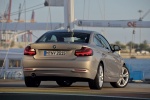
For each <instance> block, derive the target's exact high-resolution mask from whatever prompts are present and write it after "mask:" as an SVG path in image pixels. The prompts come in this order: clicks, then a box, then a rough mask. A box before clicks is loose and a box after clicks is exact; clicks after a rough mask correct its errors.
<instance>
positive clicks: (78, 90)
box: [0, 80, 150, 100]
mask: <svg viewBox="0 0 150 100" xmlns="http://www.w3.org/2000/svg"><path fill="white" fill-rule="evenodd" d="M100 98H101V99H102V100H109V99H110V98H111V99H112V100H120V99H121V100H137V99H143V100H144V99H146V100H150V84H144V83H129V84H128V86H127V87H126V88H112V87H111V86H110V85H109V83H106V84H104V87H103V88H102V90H90V89H89V87H88V84H87V83H84V82H77V83H74V84H73V85H72V86H71V87H59V86H58V85H57V84H56V82H51V81H46V82H42V83H41V85H40V87H38V88H29V87H26V86H25V84H24V81H19V80H17V81H16V80H15V81H14V80H0V100H41V99H42V100H66V99H67V100H70V99H71V100H84V99H86V100H98V99H100Z"/></svg>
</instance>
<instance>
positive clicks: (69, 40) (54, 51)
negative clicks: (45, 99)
mask: <svg viewBox="0 0 150 100" xmlns="http://www.w3.org/2000/svg"><path fill="white" fill-rule="evenodd" d="M119 50H120V47H119V46H117V45H113V46H110V44H109V43H108V41H107V40H106V39H105V38H104V37H103V36H102V35H101V34H100V33H98V32H95V31H87V30H72V31H68V30H55V31H49V32H46V33H45V34H43V35H42V36H41V37H40V38H39V39H38V40H37V41H36V42H35V43H32V44H30V45H28V46H27V47H26V48H25V50H24V58H23V71H24V77H25V79H24V80H25V84H26V86H27V87H38V86H39V85H40V83H41V81H56V83H57V84H58V85H59V86H64V87H67V86H71V85H72V83H74V82H77V81H82V82H88V83H89V87H90V89H101V88H102V86H103V83H104V82H110V84H111V85H112V86H113V87H115V88H123V87H125V86H126V85H127V84H128V80H129V71H128V69H127V67H126V65H125V63H124V61H123V59H122V58H121V57H120V55H119V54H118V53H116V51H119Z"/></svg>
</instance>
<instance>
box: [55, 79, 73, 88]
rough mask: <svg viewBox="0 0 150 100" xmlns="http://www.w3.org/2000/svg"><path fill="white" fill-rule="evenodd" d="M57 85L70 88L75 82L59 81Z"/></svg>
mask: <svg viewBox="0 0 150 100" xmlns="http://www.w3.org/2000/svg"><path fill="white" fill-rule="evenodd" d="M56 83H57V84H58V85H59V86H61V87H69V86H71V85H72V83H73V82H72V81H69V80H57V81H56Z"/></svg>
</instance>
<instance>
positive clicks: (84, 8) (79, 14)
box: [0, 0, 150, 44]
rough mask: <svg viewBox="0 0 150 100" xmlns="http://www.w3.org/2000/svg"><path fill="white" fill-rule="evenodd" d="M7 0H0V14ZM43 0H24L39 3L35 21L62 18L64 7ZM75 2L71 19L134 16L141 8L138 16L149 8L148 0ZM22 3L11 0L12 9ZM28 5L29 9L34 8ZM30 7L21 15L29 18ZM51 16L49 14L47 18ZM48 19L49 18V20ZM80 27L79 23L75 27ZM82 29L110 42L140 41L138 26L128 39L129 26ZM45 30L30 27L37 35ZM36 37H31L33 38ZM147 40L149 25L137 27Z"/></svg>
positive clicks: (119, 18) (53, 20) (125, 17)
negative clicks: (48, 5)
mask: <svg viewBox="0 0 150 100" xmlns="http://www.w3.org/2000/svg"><path fill="white" fill-rule="evenodd" d="M8 1H9V0H0V14H3V12H4V11H5V9H6V7H7V5H8ZM44 1H45V0H25V2H26V5H24V7H25V6H26V8H29V7H33V6H35V5H39V4H41V5H40V6H36V7H35V8H38V7H43V8H41V9H37V10H35V20H36V22H64V9H63V7H50V10H49V7H44ZM74 2H75V19H86V20H88V19H89V20H138V19H139V18H140V13H139V12H138V10H142V11H143V12H142V13H141V16H142V15H144V14H145V13H146V12H147V11H148V10H149V9H150V6H149V5H150V0H74ZM20 3H21V4H22V5H23V4H24V0H12V11H11V12H12V13H13V12H16V11H18V8H19V4H20ZM35 8H31V9H29V10H32V9H35ZM31 13H32V12H31V11H29V12H26V14H25V13H22V15H21V19H24V20H25V19H26V20H30V19H31ZM50 16H51V18H50ZM17 18H18V15H17V14H16V15H12V16H11V19H12V20H14V19H17ZM50 19H51V20H50ZM143 21H150V13H149V14H148V15H147V16H146V17H145V18H144V19H143ZM75 28H76V29H82V27H77V26H76V27H75ZM83 29H86V30H94V31H97V32H100V33H101V34H103V35H104V36H105V37H106V38H107V40H108V41H109V42H110V43H114V42H116V41H120V42H121V43H124V44H126V43H128V42H129V41H133V42H135V43H138V44H139V43H140V29H139V28H136V29H135V35H134V37H135V39H134V40H132V32H133V29H132V28H101V27H99V28H88V27H84V28H83ZM46 31H48V30H45V31H33V34H34V35H35V36H37V37H39V36H41V35H42V34H43V33H45V32H46ZM36 39H37V38H35V37H33V40H34V41H35V40H36ZM144 40H147V41H148V43H150V28H142V29H141V42H142V41H144Z"/></svg>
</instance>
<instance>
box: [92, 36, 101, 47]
mask: <svg viewBox="0 0 150 100" xmlns="http://www.w3.org/2000/svg"><path fill="white" fill-rule="evenodd" d="M94 43H95V44H96V45H97V46H99V47H103V45H102V43H101V42H100V41H99V39H98V38H97V37H96V36H95V37H94Z"/></svg>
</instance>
